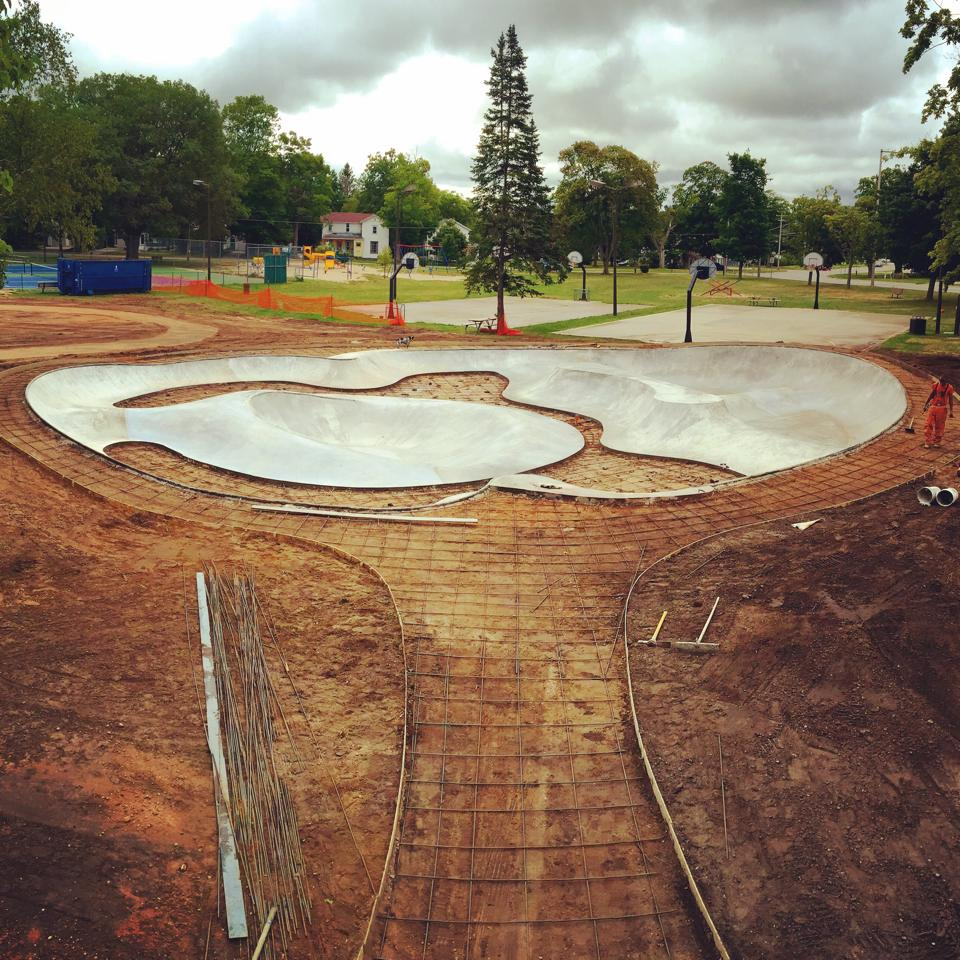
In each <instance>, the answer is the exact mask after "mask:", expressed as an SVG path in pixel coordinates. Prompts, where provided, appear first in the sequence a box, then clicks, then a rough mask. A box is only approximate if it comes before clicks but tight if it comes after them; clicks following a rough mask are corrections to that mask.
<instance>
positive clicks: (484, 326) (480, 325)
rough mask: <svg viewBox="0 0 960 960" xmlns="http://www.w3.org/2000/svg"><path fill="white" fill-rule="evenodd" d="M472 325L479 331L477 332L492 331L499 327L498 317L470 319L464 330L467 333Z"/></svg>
mask: <svg viewBox="0 0 960 960" xmlns="http://www.w3.org/2000/svg"><path fill="white" fill-rule="evenodd" d="M471 326H472V327H473V328H474V329H475V330H476V331H477V333H481V332H482V331H484V330H487V331H489V332H491V333H492V332H494V331H495V330H496V329H497V318H496V317H484V318H483V320H468V321H467V322H466V323H465V324H464V325H463V332H464V333H466V332H467V331H468V330H469V329H470V327H471Z"/></svg>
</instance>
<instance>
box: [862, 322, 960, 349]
mask: <svg viewBox="0 0 960 960" xmlns="http://www.w3.org/2000/svg"><path fill="white" fill-rule="evenodd" d="M940 330H941V332H940V336H937V335H936V334H935V333H930V334H927V335H926V336H923V337H918V336H915V335H914V334H912V333H898V334H897V335H896V336H895V337H891V338H890V339H889V340H886V341H884V343H882V344H881V345H880V349H881V350H892V351H893V352H895V353H928V354H935V355H942V354H954V353H955V354H960V337H955V336H954V335H953V321H952V320H951V322H950V324H949V327H948V325H947V324H942V325H941V328H940Z"/></svg>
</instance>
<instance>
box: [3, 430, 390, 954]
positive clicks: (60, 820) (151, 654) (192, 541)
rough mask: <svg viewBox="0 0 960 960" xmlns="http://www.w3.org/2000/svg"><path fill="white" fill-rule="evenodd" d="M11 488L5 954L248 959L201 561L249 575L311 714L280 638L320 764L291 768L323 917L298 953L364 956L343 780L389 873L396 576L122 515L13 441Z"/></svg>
mask: <svg viewBox="0 0 960 960" xmlns="http://www.w3.org/2000/svg"><path fill="white" fill-rule="evenodd" d="M0 499H2V501H3V505H4V506H3V510H2V511H0V851H2V853H0V956H2V957H4V958H14V957H17V958H41V957H43V958H57V960H68V958H70V960H72V958H75V957H76V958H79V957H101V958H124V957H130V958H134V957H136V958H161V957H170V956H175V955H179V956H184V957H202V956H204V955H205V947H206V939H207V936H208V929H209V930H210V934H209V935H210V939H211V943H210V946H209V953H208V954H206V955H208V956H210V957H224V956H233V955H235V949H236V948H230V949H228V948H227V946H226V944H225V943H224V942H223V934H222V931H221V927H222V923H220V922H219V921H218V920H217V919H216V913H217V883H218V880H217V870H216V832H215V821H214V811H213V802H212V785H211V772H210V760H209V754H208V752H207V747H206V740H205V734H204V727H203V717H202V713H201V709H200V704H199V699H198V697H199V694H198V690H197V684H198V683H199V682H200V674H199V640H198V637H197V628H196V618H197V613H196V601H195V594H194V593H193V591H194V573H195V571H196V570H197V569H199V565H200V564H201V562H202V561H205V560H210V561H214V562H216V563H217V564H218V566H220V567H222V568H229V567H231V566H235V565H248V566H249V567H250V568H251V569H252V570H253V571H254V572H255V574H256V577H257V580H258V590H259V592H260V594H261V597H262V600H263V601H264V603H265V605H266V607H267V609H268V611H269V612H270V614H271V616H272V617H273V619H274V620H275V623H276V629H277V632H278V635H279V637H280V638H282V643H283V648H284V653H285V654H286V657H287V660H288V661H289V665H290V670H291V673H292V675H293V677H294V679H295V682H296V684H297V687H298V689H299V691H300V693H301V695H302V697H303V700H304V704H305V706H306V712H307V719H304V717H303V716H302V715H301V714H300V712H299V710H298V707H297V704H296V702H295V699H294V696H293V693H292V690H291V688H290V684H289V683H288V682H286V680H285V678H284V675H283V673H282V671H280V669H279V664H278V662H277V657H276V651H274V650H272V648H269V647H268V656H269V657H270V658H271V662H272V664H273V666H274V668H275V670H276V672H275V682H276V684H277V686H278V688H279V692H280V696H281V699H282V701H283V703H284V709H285V712H286V713H287V716H288V717H289V719H290V722H291V726H292V728H293V730H294V733H295V736H296V738H297V743H298V747H299V750H300V753H301V754H302V756H303V758H304V763H303V764H302V765H299V766H298V765H290V766H289V769H288V771H287V774H288V776H289V777H290V779H291V781H292V786H293V791H294V796H295V801H296V803H297V807H298V811H299V820H300V826H301V835H302V838H303V842H304V853H305V859H306V863H307V867H308V870H309V872H310V877H309V882H310V886H311V890H312V894H313V910H314V925H313V927H312V928H311V931H310V933H309V936H308V937H307V938H304V939H303V941H302V942H301V943H300V945H299V947H298V949H297V950H296V952H295V954H294V955H296V956H301V957H306V956H309V957H333V956H337V957H343V956H347V955H348V954H349V944H353V949H354V950H355V949H356V947H357V945H358V944H359V940H360V937H361V936H362V932H363V928H364V927H365V924H366V922H367V917H368V915H369V911H370V907H371V903H372V896H373V895H372V892H371V889H370V884H369V882H368V880H367V878H366V875H365V872H364V868H363V865H362V863H361V861H360V859H359V856H358V853H357V850H356V848H355V847H354V844H353V841H352V840H351V837H350V834H349V832H348V831H347V829H346V824H345V821H344V816H343V813H342V812H341V810H340V808H339V806H338V804H337V800H336V796H335V793H334V785H333V781H332V777H333V776H335V777H336V778H337V782H338V785H339V787H340V790H341V794H342V797H343V801H344V805H345V806H346V807H347V809H348V811H349V816H350V822H351V825H352V827H353V829H354V832H355V834H356V836H357V838H358V841H359V843H360V846H361V848H362V850H363V854H364V857H365V858H366V862H367V867H368V869H369V872H370V874H371V876H372V877H373V879H374V883H377V882H379V876H380V872H381V870H382V865H383V858H384V855H385V852H386V843H387V837H388V833H389V829H390V825H391V822H392V817H393V810H394V804H395V794H396V789H397V782H398V781H397V778H398V775H399V750H400V738H401V732H402V729H401V728H402V717H403V667H402V661H401V655H400V647H399V627H398V624H397V620H396V615H395V613H394V609H393V605H392V602H391V601H390V599H389V595H388V594H387V592H386V590H385V588H384V587H383V585H382V584H381V583H380V582H379V581H378V580H377V579H376V577H375V576H374V575H373V574H371V573H369V572H368V571H367V570H365V569H364V568H363V567H360V566H358V565H356V564H352V563H349V562H347V561H346V560H342V559H340V558H338V557H336V556H334V555H332V554H329V553H327V552H322V553H318V552H317V551H316V550H315V549H304V547H303V546H302V545H298V544H297V543H295V542H292V543H291V542H284V541H282V540H277V541H274V540H273V538H265V537H262V536H255V535H246V534H242V533H237V532H236V531H224V532H217V531H214V530H206V529H204V528H203V527H198V526H188V525H186V524H183V523H179V522H176V521H172V520H166V519H163V518H160V517H157V516H154V515H151V514H142V513H135V512H132V511H123V510H122V509H120V508H118V507H117V506H116V505H112V504H109V503H107V502H105V501H102V500H100V499H99V498H95V497H93V496H90V495H88V494H86V493H85V492H84V491H82V490H78V489H75V488H72V487H71V486H70V485H69V484H66V483H64V482H62V481H60V480H58V479H56V478H55V477H53V476H52V475H50V474H48V473H47V472H46V471H45V470H43V469H40V468H38V467H36V466H34V465H33V464H32V463H31V462H30V461H29V460H26V459H25V458H23V457H20V456H17V455H15V454H14V453H13V452H12V451H11V450H10V449H9V448H8V447H6V446H0ZM201 690H202V687H201ZM314 741H315V743H314ZM318 754H322V758H321V757H320V756H319V755H318ZM211 919H212V921H213V922H212V926H211Z"/></svg>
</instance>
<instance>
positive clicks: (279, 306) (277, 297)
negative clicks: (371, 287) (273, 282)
mask: <svg viewBox="0 0 960 960" xmlns="http://www.w3.org/2000/svg"><path fill="white" fill-rule="evenodd" d="M153 289H154V290H155V291H157V292H160V293H182V294H186V296H188V297H208V298H210V299H213V300H224V301H226V302H227V303H236V304H242V305H245V306H251V307H262V308H264V309H266V310H282V311H284V312H285V313H311V314H319V315H320V316H322V317H324V318H329V319H336V320H347V321H351V322H353V323H383V322H384V319H385V318H384V317H383V316H382V315H376V311H378V310H379V309H380V308H379V307H377V306H370V305H367V306H354V305H353V304H346V303H342V302H337V301H336V300H334V299H333V297H297V296H294V295H293V294H289V293H277V292H276V291H275V290H274V289H273V287H269V286H263V287H259V288H258V289H256V290H251V291H250V292H248V293H245V292H244V291H243V290H237V289H234V288H232V287H221V286H220V285H219V284H216V283H213V282H212V281H208V280H187V281H183V280H182V279H181V278H175V277H154V278H153ZM347 306H349V309H342V308H343V307H347ZM394 322H395V321H394ZM401 322H402V321H401Z"/></svg>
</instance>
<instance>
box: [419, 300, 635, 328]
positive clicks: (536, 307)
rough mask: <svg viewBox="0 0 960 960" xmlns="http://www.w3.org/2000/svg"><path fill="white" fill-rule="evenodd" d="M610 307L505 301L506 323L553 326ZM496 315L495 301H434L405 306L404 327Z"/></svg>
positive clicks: (573, 302)
mask: <svg viewBox="0 0 960 960" xmlns="http://www.w3.org/2000/svg"><path fill="white" fill-rule="evenodd" d="M640 306H641V305H640V304H636V303H621V304H619V309H620V310H623V311H627V310H637V309H639V307H640ZM612 309H613V308H612V306H611V305H610V304H609V303H601V302H600V301H596V302H587V303H584V302H583V301H580V300H553V299H550V298H548V297H523V298H521V297H508V298H507V301H506V305H505V310H506V314H507V323H508V324H509V325H510V326H511V327H529V326H532V325H533V324H537V323H556V322H557V321H558V320H576V319H577V318H579V317H598V316H602V315H603V314H607V313H610V311H611V310H612ZM496 314H497V298H496V297H467V298H466V299H463V300H436V301H433V302H431V303H408V304H407V306H406V320H407V323H443V324H449V325H450V326H452V327H460V329H461V330H462V329H463V326H464V324H466V323H469V322H470V321H471V320H484V319H486V318H487V317H494V316H496Z"/></svg>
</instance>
